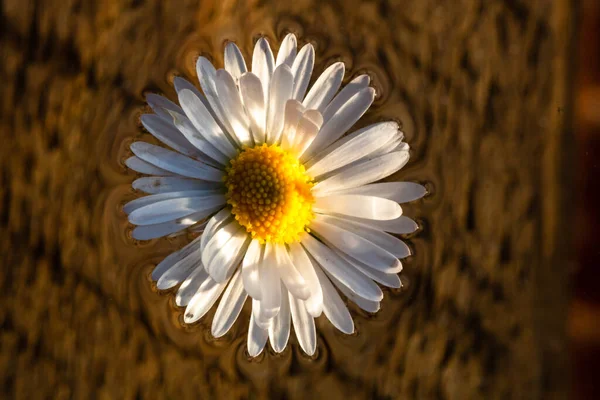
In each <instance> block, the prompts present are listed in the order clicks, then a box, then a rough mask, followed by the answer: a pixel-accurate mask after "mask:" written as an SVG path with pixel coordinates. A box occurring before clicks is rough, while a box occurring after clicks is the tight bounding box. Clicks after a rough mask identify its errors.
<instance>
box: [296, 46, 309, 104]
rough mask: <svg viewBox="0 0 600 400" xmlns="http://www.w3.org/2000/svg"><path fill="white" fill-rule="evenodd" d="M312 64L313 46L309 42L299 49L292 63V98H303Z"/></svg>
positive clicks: (300, 99)
mask: <svg viewBox="0 0 600 400" xmlns="http://www.w3.org/2000/svg"><path fill="white" fill-rule="evenodd" d="M314 66H315V48H314V47H313V45H312V44H310V43H309V44H307V45H305V46H304V47H302V49H300V52H298V56H297V57H296V58H295V59H294V63H293V64H292V74H294V92H293V95H292V98H293V99H295V100H299V101H302V99H303V98H304V94H305V93H306V89H307V88H308V83H309V82H310V76H311V75H312V71H313V67H314Z"/></svg>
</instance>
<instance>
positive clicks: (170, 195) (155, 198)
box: [123, 190, 219, 214]
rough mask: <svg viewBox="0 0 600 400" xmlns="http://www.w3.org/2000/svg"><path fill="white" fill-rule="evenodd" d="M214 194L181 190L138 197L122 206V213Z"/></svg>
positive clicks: (211, 192) (212, 192) (206, 191)
mask: <svg viewBox="0 0 600 400" xmlns="http://www.w3.org/2000/svg"><path fill="white" fill-rule="evenodd" d="M215 194H219V193H217V192H214V191H212V190H182V191H179V192H167V193H159V194H153V195H150V196H144V197H139V198H137V199H135V200H131V201H130V202H129V203H127V204H125V205H124V206H123V212H125V214H131V213H132V212H133V211H135V210H137V209H138V208H142V207H145V206H148V205H150V204H154V203H158V202H161V201H165V200H169V199H178V198H182V197H204V196H209V195H215Z"/></svg>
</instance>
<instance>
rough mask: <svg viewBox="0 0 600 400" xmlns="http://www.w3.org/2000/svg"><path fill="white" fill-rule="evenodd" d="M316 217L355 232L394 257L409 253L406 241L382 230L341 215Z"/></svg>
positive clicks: (402, 256) (405, 255) (406, 255)
mask: <svg viewBox="0 0 600 400" xmlns="http://www.w3.org/2000/svg"><path fill="white" fill-rule="evenodd" d="M317 218H318V219H320V220H323V221H325V222H327V223H329V224H332V225H336V226H339V227H340V228H342V229H345V230H347V231H350V232H352V233H355V234H356V235H358V236H360V237H362V238H364V239H366V240H368V241H370V242H372V243H375V244H376V245H377V246H379V247H381V248H382V249H385V250H386V251H388V252H390V253H391V254H393V255H394V256H395V257H398V258H404V257H408V256H409V255H410V249H409V247H408V246H407V245H406V243H404V242H403V241H402V240H400V239H398V238H397V237H395V236H392V235H390V234H389V233H386V232H384V231H382V230H379V229H373V228H370V227H368V226H365V225H362V224H359V223H357V222H353V221H350V220H348V219H345V218H343V217H334V216H328V215H319V216H318V217H317ZM397 267H399V266H397ZM388 272H400V269H394V270H389V271H388Z"/></svg>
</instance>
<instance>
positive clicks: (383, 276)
mask: <svg viewBox="0 0 600 400" xmlns="http://www.w3.org/2000/svg"><path fill="white" fill-rule="evenodd" d="M335 252H336V254H337V255H339V256H340V257H342V258H343V259H344V260H345V261H347V262H348V264H350V265H351V266H352V267H354V268H355V269H356V270H358V271H359V272H362V273H363V274H365V275H366V276H368V277H369V278H371V279H373V280H374V281H375V282H379V283H381V284H382V285H384V286H387V287H391V288H399V287H400V286H402V284H401V283H400V277H399V276H398V275H397V274H396V273H387V272H384V271H381V270H379V269H375V268H372V267H371V266H370V265H367V264H364V263H361V262H360V261H357V260H356V259H354V258H351V257H350V256H348V255H347V254H344V253H342V252H341V251H338V250H335ZM399 269H400V270H401V269H402V264H400V268H399Z"/></svg>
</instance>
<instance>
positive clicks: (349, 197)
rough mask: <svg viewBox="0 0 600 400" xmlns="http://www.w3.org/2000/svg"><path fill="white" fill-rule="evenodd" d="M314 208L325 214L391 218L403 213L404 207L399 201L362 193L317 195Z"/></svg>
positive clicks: (381, 218) (380, 218) (379, 218)
mask: <svg viewBox="0 0 600 400" xmlns="http://www.w3.org/2000/svg"><path fill="white" fill-rule="evenodd" d="M313 209H314V210H315V211H317V212H321V213H325V214H330V213H331V214H343V215H349V216H352V217H358V218H369V219H377V220H389V219H394V218H398V217H399V216H401V215H402V208H401V207H400V206H399V205H398V203H396V202H394V201H391V200H388V199H382V198H381V197H373V196H363V195H360V194H341V195H335V194H333V195H331V196H326V197H317V198H316V201H315V203H314V205H313Z"/></svg>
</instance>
